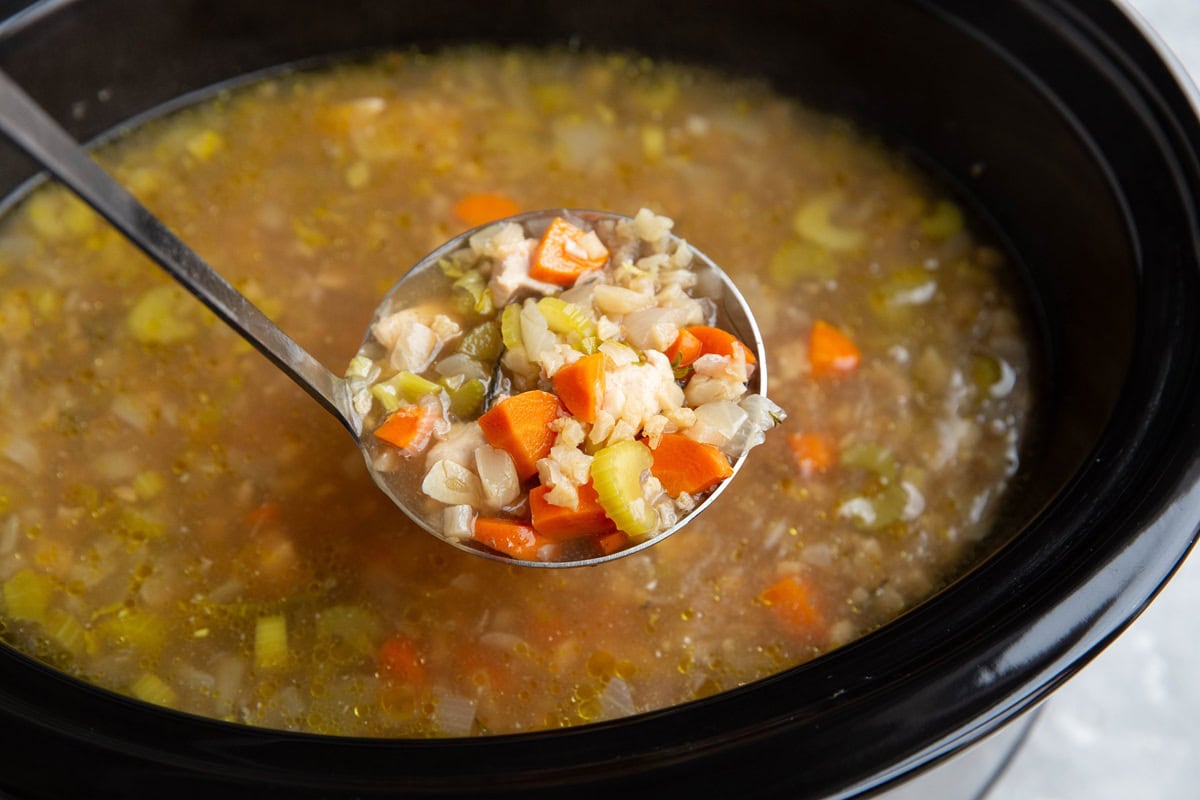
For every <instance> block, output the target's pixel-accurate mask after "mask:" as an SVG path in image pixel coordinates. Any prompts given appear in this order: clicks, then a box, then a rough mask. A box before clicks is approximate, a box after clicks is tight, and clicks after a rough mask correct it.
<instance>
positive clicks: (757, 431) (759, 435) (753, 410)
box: [722, 394, 787, 458]
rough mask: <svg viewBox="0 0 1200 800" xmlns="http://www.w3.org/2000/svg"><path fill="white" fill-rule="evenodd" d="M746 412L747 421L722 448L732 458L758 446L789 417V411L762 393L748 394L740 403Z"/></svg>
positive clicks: (740, 406) (739, 405)
mask: <svg viewBox="0 0 1200 800" xmlns="http://www.w3.org/2000/svg"><path fill="white" fill-rule="evenodd" d="M738 407H739V408H741V409H742V410H743V411H745V412H746V421H745V422H744V423H742V425H741V427H739V428H738V431H737V433H735V434H734V435H733V436H731V437H730V439H729V441H728V442H726V443H725V447H724V448H722V449H723V451H724V452H725V454H726V455H727V456H729V457H730V458H737V457H738V456H740V455H741V454H742V453H745V452H747V451H748V450H751V449H753V448H755V447H758V446H759V445H760V444H762V443H763V442H764V441H765V440H766V432H767V431H769V430H771V428H774V427H775V426H776V425H777V424H779V423H780V422H782V421H783V420H785V419H787V413H786V412H785V411H784V410H783V409H782V408H780V407H779V406H777V405H776V404H775V403H773V402H771V401H770V400H768V399H767V398H765V397H763V396H762V395H760V394H752V395H747V396H746V397H745V398H743V399H742V401H741V402H740V403H739V404H738Z"/></svg>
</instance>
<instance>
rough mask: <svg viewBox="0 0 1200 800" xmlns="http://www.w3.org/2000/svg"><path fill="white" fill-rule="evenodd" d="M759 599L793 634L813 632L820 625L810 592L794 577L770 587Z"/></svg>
mask: <svg viewBox="0 0 1200 800" xmlns="http://www.w3.org/2000/svg"><path fill="white" fill-rule="evenodd" d="M758 599H759V600H761V601H762V602H763V603H765V604H766V605H767V606H768V607H770V609H771V611H773V612H774V613H775V616H776V617H777V618H778V619H779V621H780V622H781V623H783V625H784V627H786V628H788V629H789V630H791V631H793V632H796V633H800V632H805V631H812V630H813V629H814V628H816V627H817V625H818V624H819V623H820V615H819V614H818V613H817V609H816V607H815V606H814V605H813V602H812V598H811V597H810V596H809V593H808V590H807V589H805V588H804V586H803V585H802V584H801V583H800V581H798V580H796V578H794V577H792V576H788V577H786V578H784V579H782V580H780V581H777V582H776V583H774V584H772V585H771V586H768V587H767V588H766V589H765V590H763V592H762V594H760V595H759V596H758Z"/></svg>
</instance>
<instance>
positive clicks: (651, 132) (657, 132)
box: [642, 125, 667, 161]
mask: <svg viewBox="0 0 1200 800" xmlns="http://www.w3.org/2000/svg"><path fill="white" fill-rule="evenodd" d="M666 149H667V132H666V131H664V130H663V128H662V126H661V125H643V126H642V155H643V156H645V157H646V160H647V161H661V160H662V157H663V154H664V153H665V152H666Z"/></svg>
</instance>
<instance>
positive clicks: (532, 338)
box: [521, 302, 558, 363]
mask: <svg viewBox="0 0 1200 800" xmlns="http://www.w3.org/2000/svg"><path fill="white" fill-rule="evenodd" d="M521 342H522V343H523V344H524V345H525V355H526V356H527V357H528V358H529V360H530V361H537V362H539V363H540V362H541V360H542V357H543V355H545V354H546V353H551V352H553V351H554V346H555V345H556V344H558V339H557V337H555V335H554V334H553V333H551V332H550V327H549V326H548V325H547V324H546V318H545V317H544V316H542V312H541V311H539V310H538V307H537V304H536V303H533V302H526V303H525V305H524V307H523V308H522V309H521Z"/></svg>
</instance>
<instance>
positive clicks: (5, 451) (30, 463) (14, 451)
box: [0, 429, 42, 472]
mask: <svg viewBox="0 0 1200 800" xmlns="http://www.w3.org/2000/svg"><path fill="white" fill-rule="evenodd" d="M10 430H11V429H10ZM0 455H3V456H4V457H5V458H7V459H8V460H9V461H11V462H13V463H14V464H16V465H17V466H18V467H20V468H21V469H23V470H25V471H26V472H39V471H40V470H41V468H42V453H41V451H40V450H38V446H37V444H35V443H34V441H33V439H31V438H30V437H28V436H26V435H24V434H20V433H12V434H10V435H9V437H8V440H7V441H6V442H4V446H3V447H0Z"/></svg>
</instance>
